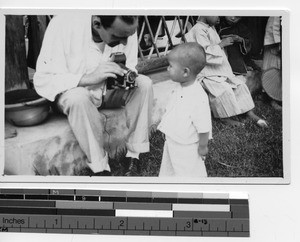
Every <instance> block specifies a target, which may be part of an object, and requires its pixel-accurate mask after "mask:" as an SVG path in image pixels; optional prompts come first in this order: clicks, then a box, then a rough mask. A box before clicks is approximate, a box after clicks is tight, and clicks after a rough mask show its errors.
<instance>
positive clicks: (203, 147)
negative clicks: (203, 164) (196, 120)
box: [198, 132, 209, 159]
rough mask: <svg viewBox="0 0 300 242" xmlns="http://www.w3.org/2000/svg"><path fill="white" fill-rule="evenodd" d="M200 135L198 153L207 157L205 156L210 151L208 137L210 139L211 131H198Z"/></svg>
mask: <svg viewBox="0 0 300 242" xmlns="http://www.w3.org/2000/svg"><path fill="white" fill-rule="evenodd" d="M198 136H199V146H198V153H199V155H200V156H201V157H202V158H204V159H205V156H206V155H207V153H208V147H207V145H208V139H209V132H207V133H198Z"/></svg>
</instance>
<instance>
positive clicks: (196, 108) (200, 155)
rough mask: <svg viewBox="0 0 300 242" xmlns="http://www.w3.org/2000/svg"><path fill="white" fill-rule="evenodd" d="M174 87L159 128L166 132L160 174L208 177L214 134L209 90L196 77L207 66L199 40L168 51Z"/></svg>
mask: <svg viewBox="0 0 300 242" xmlns="http://www.w3.org/2000/svg"><path fill="white" fill-rule="evenodd" d="M168 61H169V67H168V71H169V74H170V78H171V79H172V80H173V81H174V82H177V83H179V84H180V85H178V86H177V88H176V89H175V90H174V91H173V93H172V95H171V98H170V101H169V103H168V105H167V108H166V113H165V114H164V116H163V118H162V121H161V123H160V124H159V126H158V129H159V130H160V131H162V132H163V133H164V134H165V136H166V141H165V144H164V151H163V158H162V163H161V167H160V172H159V176H160V177H165V176H180V177H207V172H206V167H205V164H204V160H205V156H206V154H207V152H208V148H207V144H208V139H209V136H211V128H212V127H211V112H210V108H209V101H208V98H207V94H206V93H205V91H204V90H203V88H202V86H201V84H200V83H199V82H198V81H197V80H196V79H197V74H198V73H199V72H200V71H201V70H202V69H203V67H204V66H205V63H206V60H205V51H204V49H203V48H202V46H200V45H199V44H197V43H185V44H181V45H178V46H177V47H176V48H174V49H173V50H172V51H171V52H170V53H169V54H168Z"/></svg>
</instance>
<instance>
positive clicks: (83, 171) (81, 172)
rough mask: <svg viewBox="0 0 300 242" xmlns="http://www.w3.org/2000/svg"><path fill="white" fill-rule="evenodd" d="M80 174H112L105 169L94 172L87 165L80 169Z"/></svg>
mask: <svg viewBox="0 0 300 242" xmlns="http://www.w3.org/2000/svg"><path fill="white" fill-rule="evenodd" d="M79 175H80V176H111V172H110V171H107V170H104V171H100V172H93V171H92V170H91V169H90V168H89V167H85V168H83V169H82V170H81V171H80V174H79Z"/></svg>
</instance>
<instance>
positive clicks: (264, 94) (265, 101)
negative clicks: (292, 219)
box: [1, 10, 290, 183]
mask: <svg viewBox="0 0 300 242" xmlns="http://www.w3.org/2000/svg"><path fill="white" fill-rule="evenodd" d="M44 12H45V11H44ZM44 12H42V14H41V13H40V12H39V11H36V12H35V11H31V12H30V14H28V11H25V12H24V14H20V11H18V13H17V14H16V13H15V12H13V11H12V12H11V13H10V12H9V11H7V12H5V14H4V19H5V20H4V21H5V28H3V29H4V32H5V33H3V38H2V41H3V42H4V45H5V54H4V60H5V61H4V62H5V72H4V73H5V78H4V79H5V85H4V87H5V89H4V92H5V93H4V102H5V103H4V105H3V106H4V107H3V108H4V113H5V114H4V116H5V125H4V126H5V132H4V134H5V137H4V144H5V145H4V160H3V161H1V162H2V163H3V164H2V165H1V167H3V171H1V172H2V175H3V177H4V178H11V177H16V176H17V177H19V176H20V177H22V176H26V177H45V176H46V177H50V179H51V177H55V178H53V179H58V178H59V177H73V178H74V177H76V179H77V178H80V177H95V178H96V177H97V178H99V179H100V177H101V179H102V180H104V181H105V179H110V181H111V179H113V178H111V177H116V179H117V178H118V177H125V178H129V179H130V178H134V177H144V178H149V179H150V181H151V182H152V181H153V182H160V181H167V182H171V183H172V182H184V181H185V180H186V179H187V180H188V181H191V180H192V181H193V182H198V181H202V182H209V181H218V182H221V183H222V181H230V182H238V183H239V182H243V181H245V180H246V181H247V182H250V183H251V181H252V179H254V181H258V182H262V183H264V182H266V183H268V182H272V181H275V182H276V183H277V182H278V183H287V182H289V169H290V160H289V155H288V154H287V153H285V150H286V147H287V143H286V142H287V140H288V132H287V133H286V130H285V127H288V125H287V124H286V123H287V122H288V119H289V117H288V116H289V112H288V111H289V107H288V102H287V96H288V87H289V79H288V78H287V76H288V75H287V74H286V73H288V69H287V68H286V67H287V63H286V62H285V58H284V57H286V56H287V55H288V48H287V36H286V35H287V22H286V21H287V15H286V14H285V13H284V12H281V13H279V12H278V11H277V12H272V11H267V14H266V13H265V12H262V13H260V12H259V14H257V12H253V11H252V12H251V11H242V10H241V11H234V12H232V11H222V12H221V13H222V14H218V15H216V14H214V13H213V12H212V13H211V14H210V15H209V14H207V13H205V14H203V13H201V11H199V14H197V12H196V11H190V12H189V11H182V13H181V12H179V11H173V12H171V13H170V12H168V11H166V14H165V15H164V14H161V13H162V12H161V11H159V12H158V13H157V14H154V13H153V11H151V14H149V15H147V14H136V13H137V11H135V12H134V14H132V13H128V12H125V14H123V13H120V12H118V11H115V14H114V12H113V11H111V12H110V13H109V14H107V12H105V11H101V10H100V11H99V14H98V13H97V11H93V12H92V13H90V12H89V11H83V10H81V11H70V10H69V11H59V12H58V13H56V12H55V13H53V12H51V11H49V12H50V13H49V14H45V13H44ZM129 12H130V11H129ZM219 12H220V11H219ZM143 13H146V12H145V11H144V12H143ZM233 15H239V16H233ZM284 124H285V125H286V126H285V125H284ZM29 179H30V178H29ZM189 179H191V180H189ZM216 179H217V180H216ZM228 179H229V180H228ZM273 179H274V180H273ZM139 181H143V180H139Z"/></svg>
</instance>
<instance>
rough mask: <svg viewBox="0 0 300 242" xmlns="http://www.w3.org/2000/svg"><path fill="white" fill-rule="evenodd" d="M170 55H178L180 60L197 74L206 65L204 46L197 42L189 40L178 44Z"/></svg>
mask: <svg viewBox="0 0 300 242" xmlns="http://www.w3.org/2000/svg"><path fill="white" fill-rule="evenodd" d="M170 55H176V56H177V58H178V62H179V63H180V64H181V65H182V66H183V67H187V68H189V69H190V70H191V72H192V73H193V74H195V75H197V74H199V73H200V72H201V71H202V69H203V68H204V67H205V65H206V54H205V50H204V48H203V47H202V46H201V45H200V44H198V43H197V42H188V43H183V44H180V45H178V46H176V47H175V48H174V49H173V50H171V52H170Z"/></svg>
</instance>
